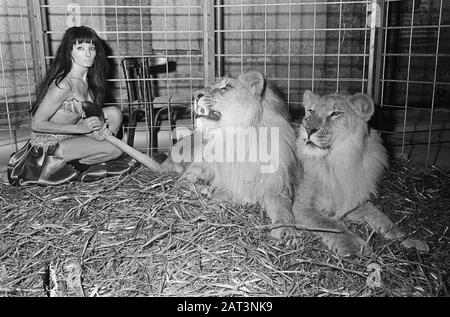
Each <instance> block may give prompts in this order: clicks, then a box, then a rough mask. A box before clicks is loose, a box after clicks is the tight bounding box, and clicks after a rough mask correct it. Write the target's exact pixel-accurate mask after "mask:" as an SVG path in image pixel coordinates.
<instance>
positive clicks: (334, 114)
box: [330, 111, 344, 119]
mask: <svg viewBox="0 0 450 317" xmlns="http://www.w3.org/2000/svg"><path fill="white" fill-rule="evenodd" d="M343 114H344V113H343V112H342V111H333V112H332V113H331V114H330V118H332V119H336V118H339V117H340V116H342V115H343Z"/></svg>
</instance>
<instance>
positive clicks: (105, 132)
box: [87, 124, 111, 141]
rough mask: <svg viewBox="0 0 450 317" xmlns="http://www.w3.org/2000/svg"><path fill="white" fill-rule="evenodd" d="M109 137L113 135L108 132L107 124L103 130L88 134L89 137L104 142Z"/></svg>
mask: <svg viewBox="0 0 450 317" xmlns="http://www.w3.org/2000/svg"><path fill="white" fill-rule="evenodd" d="M107 135H111V131H109V130H108V126H107V125H106V124H105V125H104V126H103V127H102V128H101V129H99V130H95V131H92V132H91V133H89V134H87V136H88V137H90V138H92V139H94V140H97V141H103V140H104V139H105V136H107Z"/></svg>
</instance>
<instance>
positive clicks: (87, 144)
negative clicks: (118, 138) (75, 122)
mask: <svg viewBox="0 0 450 317" xmlns="http://www.w3.org/2000/svg"><path fill="white" fill-rule="evenodd" d="M59 144H60V147H61V150H62V152H63V156H64V160H65V161H66V162H70V161H73V160H80V163H82V164H89V165H91V164H98V163H103V162H107V161H110V160H113V159H116V158H118V157H119V156H120V155H121V154H122V151H121V150H119V149H118V148H116V147H115V146H114V145H112V144H111V143H109V142H108V141H106V140H105V141H97V140H94V139H92V138H90V137H87V136H80V137H76V138H72V139H67V140H63V141H61V142H60V143H59Z"/></svg>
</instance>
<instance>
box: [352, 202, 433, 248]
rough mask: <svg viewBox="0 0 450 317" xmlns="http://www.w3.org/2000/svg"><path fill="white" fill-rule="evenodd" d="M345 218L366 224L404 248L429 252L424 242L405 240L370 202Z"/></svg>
mask: <svg viewBox="0 0 450 317" xmlns="http://www.w3.org/2000/svg"><path fill="white" fill-rule="evenodd" d="M346 217H347V218H348V219H350V220H353V221H356V222H359V223H367V224H368V225H369V226H370V227H371V228H372V229H373V230H375V231H377V232H379V233H381V234H382V235H383V237H385V238H386V239H390V240H394V239H398V240H400V241H401V243H402V245H403V246H404V247H405V248H415V249H417V250H418V251H421V252H428V251H429V250H430V248H429V247H428V244H427V243H426V242H425V241H421V240H417V239H411V238H406V234H405V233H404V232H403V231H401V230H400V229H399V228H398V227H397V226H396V225H395V224H394V223H393V222H392V221H391V220H390V219H389V217H388V216H387V215H386V214H384V213H383V212H381V211H380V210H379V209H378V208H377V207H376V206H374V205H373V204H372V203H370V202H367V203H364V204H362V205H361V206H359V207H358V208H357V209H355V210H353V211H352V212H350V213H348V214H347V215H346Z"/></svg>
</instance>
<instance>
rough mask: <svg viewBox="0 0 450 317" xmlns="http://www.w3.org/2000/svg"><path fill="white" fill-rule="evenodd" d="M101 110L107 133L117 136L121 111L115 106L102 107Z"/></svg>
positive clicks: (120, 123) (120, 122) (121, 117)
mask: <svg viewBox="0 0 450 317" xmlns="http://www.w3.org/2000/svg"><path fill="white" fill-rule="evenodd" d="M102 110H103V114H104V116H105V120H106V124H107V125H108V129H109V131H111V133H112V134H113V135H117V132H119V130H120V127H121V126H122V120H123V114H122V110H120V108H119V107H116V106H110V107H104V108H102Z"/></svg>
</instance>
